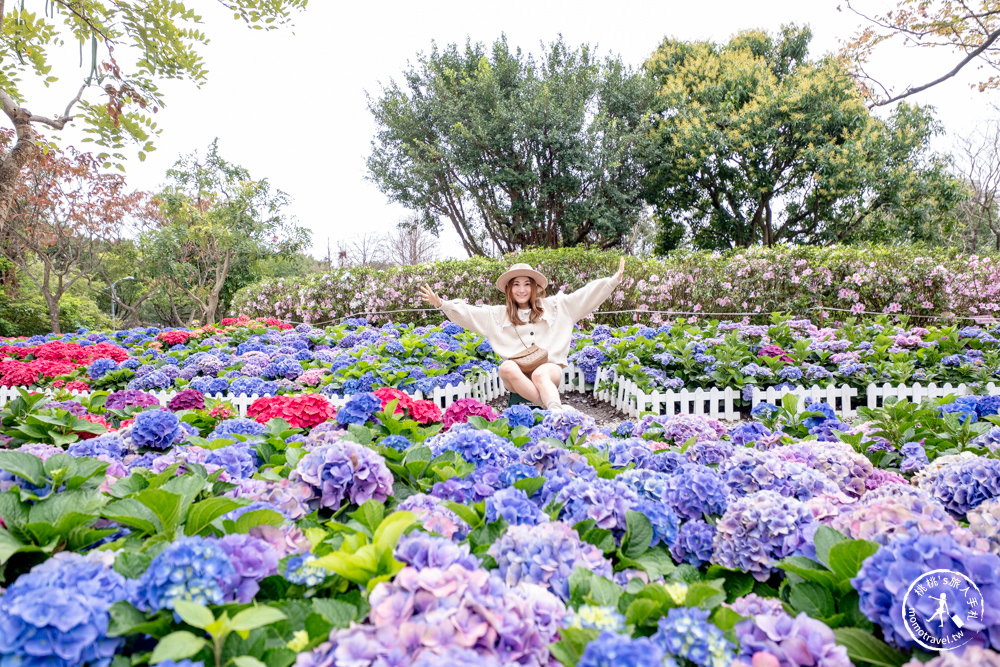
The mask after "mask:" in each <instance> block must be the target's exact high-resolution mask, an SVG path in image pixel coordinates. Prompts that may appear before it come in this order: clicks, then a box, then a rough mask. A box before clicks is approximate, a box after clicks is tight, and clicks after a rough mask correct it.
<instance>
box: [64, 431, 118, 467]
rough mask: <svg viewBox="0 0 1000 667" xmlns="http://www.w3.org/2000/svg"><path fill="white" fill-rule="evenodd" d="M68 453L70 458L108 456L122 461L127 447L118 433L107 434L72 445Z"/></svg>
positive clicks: (67, 450)
mask: <svg viewBox="0 0 1000 667" xmlns="http://www.w3.org/2000/svg"><path fill="white" fill-rule="evenodd" d="M66 453H67V454H69V455H70V456H107V457H108V458H110V459H115V460H118V461H120V460H121V458H122V457H123V456H125V445H124V443H122V439H121V438H120V437H119V436H118V434H117V433H105V434H104V435H99V436H97V437H96V438H90V439H88V440H78V441H77V442H74V443H71V444H70V446H69V447H68V448H67V449H66Z"/></svg>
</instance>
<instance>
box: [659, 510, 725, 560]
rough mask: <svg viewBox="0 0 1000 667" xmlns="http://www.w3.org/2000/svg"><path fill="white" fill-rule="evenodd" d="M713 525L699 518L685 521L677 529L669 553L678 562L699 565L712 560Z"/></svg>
mask: <svg viewBox="0 0 1000 667" xmlns="http://www.w3.org/2000/svg"><path fill="white" fill-rule="evenodd" d="M714 538H715V526H713V525H711V524H708V523H705V522H704V521H703V520H701V519H693V520H691V521H685V522H684V523H683V524H681V527H680V530H678V531H677V538H676V539H675V540H674V543H673V545H672V546H671V547H670V555H671V556H673V558H674V560H675V561H677V562H678V563H688V564H689V565H693V566H695V567H701V566H702V565H703V564H704V563H708V562H710V561H711V560H712V540H713V539H714Z"/></svg>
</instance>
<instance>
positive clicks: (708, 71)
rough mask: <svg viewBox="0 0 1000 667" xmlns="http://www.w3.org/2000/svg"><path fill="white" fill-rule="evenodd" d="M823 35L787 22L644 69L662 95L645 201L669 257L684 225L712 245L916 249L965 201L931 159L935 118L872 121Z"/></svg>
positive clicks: (902, 113)
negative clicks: (934, 222) (818, 53)
mask: <svg viewBox="0 0 1000 667" xmlns="http://www.w3.org/2000/svg"><path fill="white" fill-rule="evenodd" d="M811 37H812V34H811V32H810V31H809V29H808V28H797V27H795V26H785V27H784V28H782V30H781V33H780V34H779V35H777V36H771V35H768V34H766V33H764V32H760V31H745V32H742V33H740V34H738V35H737V36H736V37H734V38H733V39H732V40H731V41H730V42H729V43H728V44H723V45H718V44H713V43H710V42H681V41H677V40H672V39H667V40H665V41H664V42H663V44H662V45H661V46H660V47H659V49H657V51H656V52H655V53H654V54H653V56H652V57H651V58H650V59H649V61H648V62H647V63H646V69H647V71H648V72H649V74H650V76H651V77H652V78H653V80H654V81H655V82H656V84H657V87H658V91H659V94H658V96H657V99H656V101H655V102H654V103H653V107H652V115H653V122H654V129H653V130H652V134H651V141H650V144H649V145H648V147H647V151H646V156H645V162H646V166H647V170H648V175H647V179H646V183H645V189H646V195H645V196H646V198H647V200H648V201H649V202H650V203H651V204H652V205H654V206H655V207H656V211H657V216H658V217H659V219H660V224H661V227H660V235H661V236H660V248H661V250H664V251H665V250H670V249H672V248H675V247H678V244H679V242H680V240H681V239H682V238H683V236H684V233H685V232H684V229H685V228H687V229H688V232H689V235H690V239H691V242H692V244H693V245H694V246H695V247H697V248H705V249H727V248H733V247H741V246H749V245H753V244H755V243H762V244H764V245H767V246H771V245H774V244H775V243H778V242H782V241H783V242H788V243H807V244H830V243H843V242H848V241H855V240H886V241H898V240H900V239H909V240H914V239H919V238H921V237H922V235H921V233H920V229H921V226H922V225H924V224H925V223H926V222H927V220H928V219H930V218H933V217H934V216H936V215H938V214H939V213H940V212H942V211H947V210H948V209H949V208H951V207H952V206H954V205H955V203H956V202H957V200H958V199H959V198H960V197H961V185H960V183H958V182H957V181H956V180H955V179H954V178H952V177H951V176H949V175H948V174H947V172H946V167H947V164H946V163H945V162H944V161H943V160H942V159H940V158H937V157H935V156H932V155H930V154H929V152H928V150H929V149H928V144H929V141H930V139H931V137H932V136H933V135H934V134H936V133H938V132H940V128H939V127H938V126H937V125H936V124H935V123H934V122H933V120H932V118H931V114H930V111H929V110H928V109H926V108H920V107H911V106H907V105H900V106H898V107H897V108H896V109H895V110H894V111H893V113H892V115H891V116H890V117H889V118H888V119H886V120H881V119H879V118H877V117H875V116H873V115H872V114H871V113H870V112H869V111H868V109H867V108H866V107H865V104H864V102H863V100H862V99H861V96H860V94H859V93H858V91H857V90H856V88H855V86H854V85H853V83H852V82H851V80H850V78H849V76H848V75H847V73H846V72H845V71H844V70H843V69H842V66H841V64H840V63H839V62H838V61H837V60H836V59H834V58H832V57H827V58H823V59H820V60H818V61H810V60H809V59H808V58H807V55H808V44H809V41H810V39H811ZM876 212H878V213H879V214H880V216H881V217H879V221H878V222H872V221H871V220H870V218H871V216H872V214H873V213H876ZM890 220H891V224H890ZM907 232H908V233H907ZM901 233H902V234H901ZM899 234H901V235H899Z"/></svg>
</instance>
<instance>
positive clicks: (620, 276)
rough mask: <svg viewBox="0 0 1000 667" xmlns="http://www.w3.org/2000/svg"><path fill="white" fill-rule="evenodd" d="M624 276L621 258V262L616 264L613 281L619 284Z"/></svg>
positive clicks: (623, 259) (623, 264)
mask: <svg viewBox="0 0 1000 667" xmlns="http://www.w3.org/2000/svg"><path fill="white" fill-rule="evenodd" d="M623 275H625V258H624V257H622V261H620V262H619V263H618V273H616V274H615V279H616V280H618V281H619V282H621V279H622V276H623Z"/></svg>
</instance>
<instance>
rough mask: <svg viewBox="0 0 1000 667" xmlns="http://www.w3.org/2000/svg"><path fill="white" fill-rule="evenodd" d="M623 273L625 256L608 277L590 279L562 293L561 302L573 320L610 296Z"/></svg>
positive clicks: (595, 307)
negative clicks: (579, 286)
mask: <svg viewBox="0 0 1000 667" xmlns="http://www.w3.org/2000/svg"><path fill="white" fill-rule="evenodd" d="M624 274H625V258H624V257H622V258H621V261H620V262H619V263H618V271H617V272H616V273H615V275H613V276H610V277H608V278H598V279H597V280H592V281H590V282H589V283H587V284H586V285H584V286H583V287H581V288H580V289H578V290H576V291H575V292H570V293H569V294H564V295H562V297H561V298H562V301H561V304H562V306H563V307H564V308H566V312H568V313H569V315H570V317H571V318H572V319H573V321H574V322H576V321H577V320H580V319H582V318H584V317H585V316H586V315H588V314H589V313H592V312H594V311H595V310H597V307H598V306H600V305H601V304H602V303H604V301H605V299H607V298H608V297H609V296H611V293H612V292H614V291H615V289H616V288H617V287H618V285H619V284H620V283H621V281H622V276H623V275H624Z"/></svg>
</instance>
